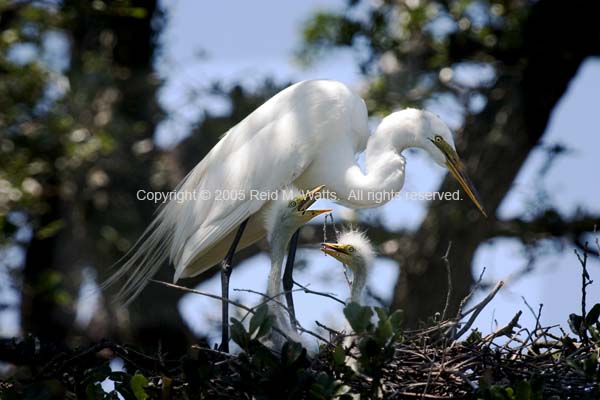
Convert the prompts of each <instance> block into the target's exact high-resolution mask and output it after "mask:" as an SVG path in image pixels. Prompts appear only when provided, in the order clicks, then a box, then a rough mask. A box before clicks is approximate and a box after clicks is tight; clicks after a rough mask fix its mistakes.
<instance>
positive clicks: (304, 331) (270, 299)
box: [233, 289, 330, 343]
mask: <svg viewBox="0 0 600 400" xmlns="http://www.w3.org/2000/svg"><path fill="white" fill-rule="evenodd" d="M233 290H235V291H239V292H248V293H253V294H257V295H259V296H263V297H265V300H264V301H262V302H260V303H259V304H258V305H257V306H256V307H260V306H261V305H263V304H267V303H268V302H270V301H272V302H274V303H276V304H278V305H279V306H281V307H282V308H283V309H284V310H286V312H287V313H288V314H289V313H290V310H289V308H288V307H286V306H284V305H283V303H282V302H280V301H279V300H275V298H276V297H279V296H281V295H283V294H285V292H284V293H278V294H277V295H276V296H269V295H267V294H264V293H261V292H257V291H256V290H252V289H233ZM299 290H302V289H297V290H292V292H294V291H299ZM246 315H247V314H246ZM244 318H245V317H244ZM295 322H296V327H297V328H298V330H299V331H300V332H303V333H307V334H309V335H311V336H314V337H315V338H317V339H319V340H322V341H323V342H325V343H330V342H329V341H328V340H327V339H325V338H323V337H322V336H320V335H318V334H317V333H315V332H313V331H311V330H308V329H306V328H305V327H303V326H302V325H300V322H298V320H297V319H295Z"/></svg>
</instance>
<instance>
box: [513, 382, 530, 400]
mask: <svg viewBox="0 0 600 400" xmlns="http://www.w3.org/2000/svg"><path fill="white" fill-rule="evenodd" d="M515 399H516V400H532V391H531V385H530V384H529V382H527V381H521V382H519V384H518V385H517V393H516V397H515Z"/></svg>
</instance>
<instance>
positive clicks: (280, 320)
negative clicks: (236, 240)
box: [265, 186, 331, 350]
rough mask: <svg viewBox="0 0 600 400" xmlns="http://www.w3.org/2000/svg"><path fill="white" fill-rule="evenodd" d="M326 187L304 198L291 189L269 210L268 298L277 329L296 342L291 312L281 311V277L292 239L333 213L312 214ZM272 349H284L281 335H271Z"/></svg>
mask: <svg viewBox="0 0 600 400" xmlns="http://www.w3.org/2000/svg"><path fill="white" fill-rule="evenodd" d="M322 188H323V187H322V186H320V187H317V188H315V189H313V190H312V191H310V192H308V193H305V194H300V193H299V192H298V191H297V190H296V189H293V188H288V189H286V190H282V191H280V192H279V195H278V196H277V197H278V198H277V199H276V200H274V201H273V202H272V203H271V204H270V205H269V206H268V208H267V210H266V219H265V229H266V231H267V241H268V243H269V247H270V248H271V271H270V273H269V279H268V284H267V296H268V297H269V299H270V301H269V303H268V305H269V309H270V311H271V313H272V314H273V316H274V317H275V326H276V327H277V328H279V329H280V330H282V331H283V332H286V333H288V334H289V336H291V337H292V338H294V337H295V336H296V335H295V333H296V331H295V327H294V326H293V325H290V320H289V319H288V316H287V314H288V312H286V311H285V310H284V308H283V307H281V303H282V301H283V298H282V296H281V294H282V292H283V291H282V283H281V273H282V264H283V259H284V257H285V252H286V248H287V246H288V243H289V242H290V239H291V238H292V235H293V234H294V232H296V231H297V230H298V229H300V227H302V226H303V225H304V224H306V223H307V222H308V221H310V220H311V219H313V218H314V217H316V216H317V215H320V214H323V213H327V212H331V210H329V209H325V210H308V207H310V206H311V205H312V204H314V202H315V201H316V200H317V197H316V195H317V193H318V192H320V191H321V190H322ZM271 336H272V337H271V338H270V341H271V346H273V347H274V348H275V349H277V350H278V349H280V348H281V345H282V344H283V341H282V338H281V336H280V335H271Z"/></svg>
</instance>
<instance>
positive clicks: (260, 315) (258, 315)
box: [248, 304, 269, 335]
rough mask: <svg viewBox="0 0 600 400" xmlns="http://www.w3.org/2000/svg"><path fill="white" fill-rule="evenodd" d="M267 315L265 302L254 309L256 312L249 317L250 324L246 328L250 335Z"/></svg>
mask: <svg viewBox="0 0 600 400" xmlns="http://www.w3.org/2000/svg"><path fill="white" fill-rule="evenodd" d="M268 315H269V308H268V307H267V305H266V304H263V305H261V306H260V307H258V308H257V309H256V312H255V313H254V315H252V318H251V319H250V326H249V329H248V332H249V333H250V335H253V334H254V333H255V332H256V331H257V330H258V328H260V326H261V325H262V324H263V322H264V320H265V318H267V316H268Z"/></svg>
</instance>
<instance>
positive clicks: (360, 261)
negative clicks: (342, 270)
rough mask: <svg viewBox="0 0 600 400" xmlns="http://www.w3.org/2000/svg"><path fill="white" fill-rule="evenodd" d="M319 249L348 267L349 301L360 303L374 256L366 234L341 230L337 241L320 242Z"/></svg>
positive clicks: (351, 230) (362, 300)
mask: <svg viewBox="0 0 600 400" xmlns="http://www.w3.org/2000/svg"><path fill="white" fill-rule="evenodd" d="M321 251H322V252H323V253H325V254H328V255H330V256H332V257H333V258H335V259H336V260H338V261H339V262H341V263H342V264H344V265H347V266H348V268H350V270H351V271H352V284H351V286H350V300H349V302H354V303H358V304H362V303H363V302H364V299H363V293H364V289H365V286H366V284H367V276H368V272H369V269H370V267H371V265H372V264H373V258H374V256H375V252H374V250H373V246H372V245H371V241H370V240H369V238H368V237H367V235H365V233H364V232H360V231H357V230H353V229H349V230H346V231H342V233H340V235H339V236H338V242H337V243H321Z"/></svg>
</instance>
